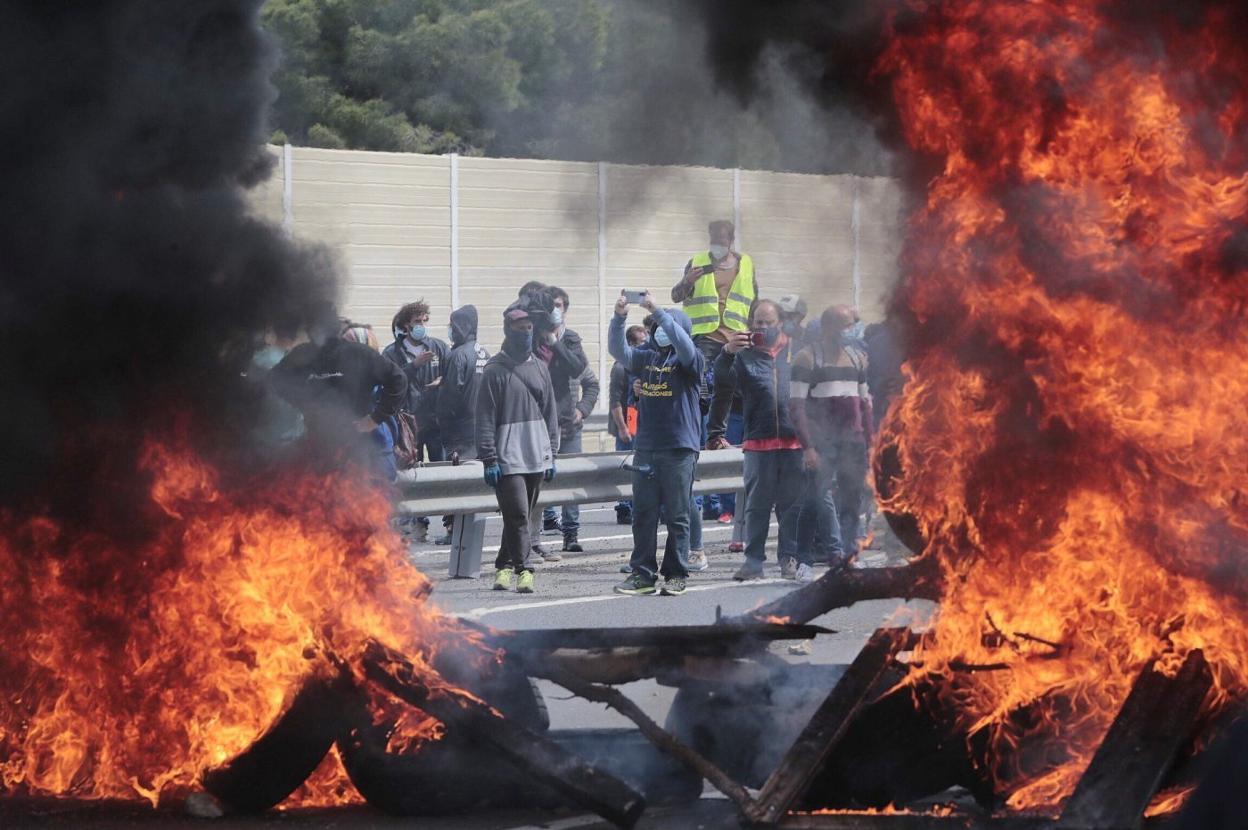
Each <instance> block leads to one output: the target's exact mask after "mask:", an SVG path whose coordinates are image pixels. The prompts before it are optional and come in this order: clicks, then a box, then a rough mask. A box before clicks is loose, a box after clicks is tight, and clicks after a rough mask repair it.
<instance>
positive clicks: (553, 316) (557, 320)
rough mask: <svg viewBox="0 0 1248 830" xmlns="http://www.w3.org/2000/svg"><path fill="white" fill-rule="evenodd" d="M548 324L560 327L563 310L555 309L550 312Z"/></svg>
mask: <svg viewBox="0 0 1248 830" xmlns="http://www.w3.org/2000/svg"><path fill="white" fill-rule="evenodd" d="M550 322H552V323H554V324H555V325H556V326H559V325H562V324H563V310H562V309H558V308H556V309H555V310H554V311H552V312H550Z"/></svg>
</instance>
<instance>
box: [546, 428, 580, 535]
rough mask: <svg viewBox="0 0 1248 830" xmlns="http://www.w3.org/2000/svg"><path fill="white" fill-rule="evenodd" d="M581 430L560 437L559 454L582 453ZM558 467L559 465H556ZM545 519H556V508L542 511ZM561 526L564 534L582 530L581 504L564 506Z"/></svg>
mask: <svg viewBox="0 0 1248 830" xmlns="http://www.w3.org/2000/svg"><path fill="white" fill-rule="evenodd" d="M581 446H582V445H581V430H580V428H579V427H575V428H573V429H570V430H568V431H567V432H564V433H563V434H561V435H560V436H559V454H560V455H573V454H575V453H579V452H580V451H581ZM556 466H557V465H556ZM542 518H543V519H553V518H555V508H553V507H547V508H546V509H545V510H543V511H542ZM560 524H561V525H562V526H563V532H564V533H576V532H577V531H579V530H580V529H581V506H580V505H579V504H565V505H564V506H563V516H562V517H561V521H560Z"/></svg>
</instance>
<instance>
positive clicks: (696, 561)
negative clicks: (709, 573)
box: [689, 550, 711, 571]
mask: <svg viewBox="0 0 1248 830" xmlns="http://www.w3.org/2000/svg"><path fill="white" fill-rule="evenodd" d="M710 566H711V563H709V562H707V561H706V554H705V553H704V552H703V551H700V550H691V551H689V570H691V571H705V570H706V569H707V568H709V567H710Z"/></svg>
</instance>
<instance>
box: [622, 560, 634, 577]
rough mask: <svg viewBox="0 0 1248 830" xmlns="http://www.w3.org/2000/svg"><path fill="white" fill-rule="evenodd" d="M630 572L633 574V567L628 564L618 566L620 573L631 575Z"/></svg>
mask: <svg viewBox="0 0 1248 830" xmlns="http://www.w3.org/2000/svg"><path fill="white" fill-rule="evenodd" d="M632 572H633V566H632V565H630V564H628V563H627V562H625V563H624V564H623V565H621V566H620V573H622V574H631V573H632Z"/></svg>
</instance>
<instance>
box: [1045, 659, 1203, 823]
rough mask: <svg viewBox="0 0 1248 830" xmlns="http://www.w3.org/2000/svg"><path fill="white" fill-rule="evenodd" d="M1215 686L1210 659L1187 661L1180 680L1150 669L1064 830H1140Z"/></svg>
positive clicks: (1087, 776)
mask: <svg viewBox="0 0 1248 830" xmlns="http://www.w3.org/2000/svg"><path fill="white" fill-rule="evenodd" d="M1212 684H1213V675H1212V673H1211V672H1210V670H1209V664H1208V663H1207V662H1206V661H1205V656H1204V654H1203V653H1202V652H1201V651H1200V650H1199V649H1196V650H1194V651H1192V652H1190V653H1189V654H1188V655H1187V659H1186V660H1184V661H1183V666H1182V667H1181V668H1180V669H1179V671H1178V673H1177V674H1176V675H1175V676H1174V677H1167V676H1166V675H1165V674H1162V673H1161V672H1159V671H1157V670H1156V669H1155V668H1154V666H1149V667H1148V668H1146V669H1144V671H1142V672H1141V673H1140V676H1139V677H1138V678H1137V679H1136V681H1135V685H1134V686H1132V688H1131V693H1130V694H1129V695H1127V699H1126V701H1125V702H1124V703H1123V704H1122V708H1121V709H1120V710H1119V711H1118V716H1117V717H1116V718H1115V719H1114V722H1113V723H1112V724H1111V725H1110V727H1109V732H1108V733H1106V735H1105V740H1104V741H1102V742H1101V745H1100V747H1099V748H1098V749H1097V751H1096V755H1094V756H1093V757H1092V763H1090V764H1089V765H1088V769H1087V771H1086V772H1084V774H1083V777H1082V778H1080V779H1079V783H1078V785H1076V787H1075V792H1074V794H1073V795H1072V796H1071V797H1070V800H1069V801H1068V802H1066V807H1065V809H1063V810H1062V817H1061V820H1060V821H1059V822H1058V824H1057V827H1058V828H1061V829H1062V830H1093V828H1095V830H1134V829H1135V828H1137V827H1139V826H1140V822H1141V819H1142V817H1143V815H1144V810H1145V808H1147V807H1148V804H1149V802H1150V801H1151V800H1152V798H1153V796H1154V795H1155V794H1156V792H1157V790H1158V788H1159V787H1160V786H1161V783H1162V780H1163V779H1164V778H1165V776H1166V773H1168V772H1169V771H1170V768H1171V767H1172V766H1173V765H1174V763H1175V760H1176V756H1177V754H1178V752H1179V749H1180V748H1181V747H1182V746H1183V745H1184V743H1186V741H1187V740H1188V739H1189V738H1190V737H1191V735H1192V730H1193V729H1194V728H1195V724H1196V718H1197V716H1198V715H1199V714H1200V707H1201V704H1202V703H1203V702H1204V700H1205V695H1206V694H1208V692H1209V688H1210V686H1211V685H1212Z"/></svg>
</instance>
